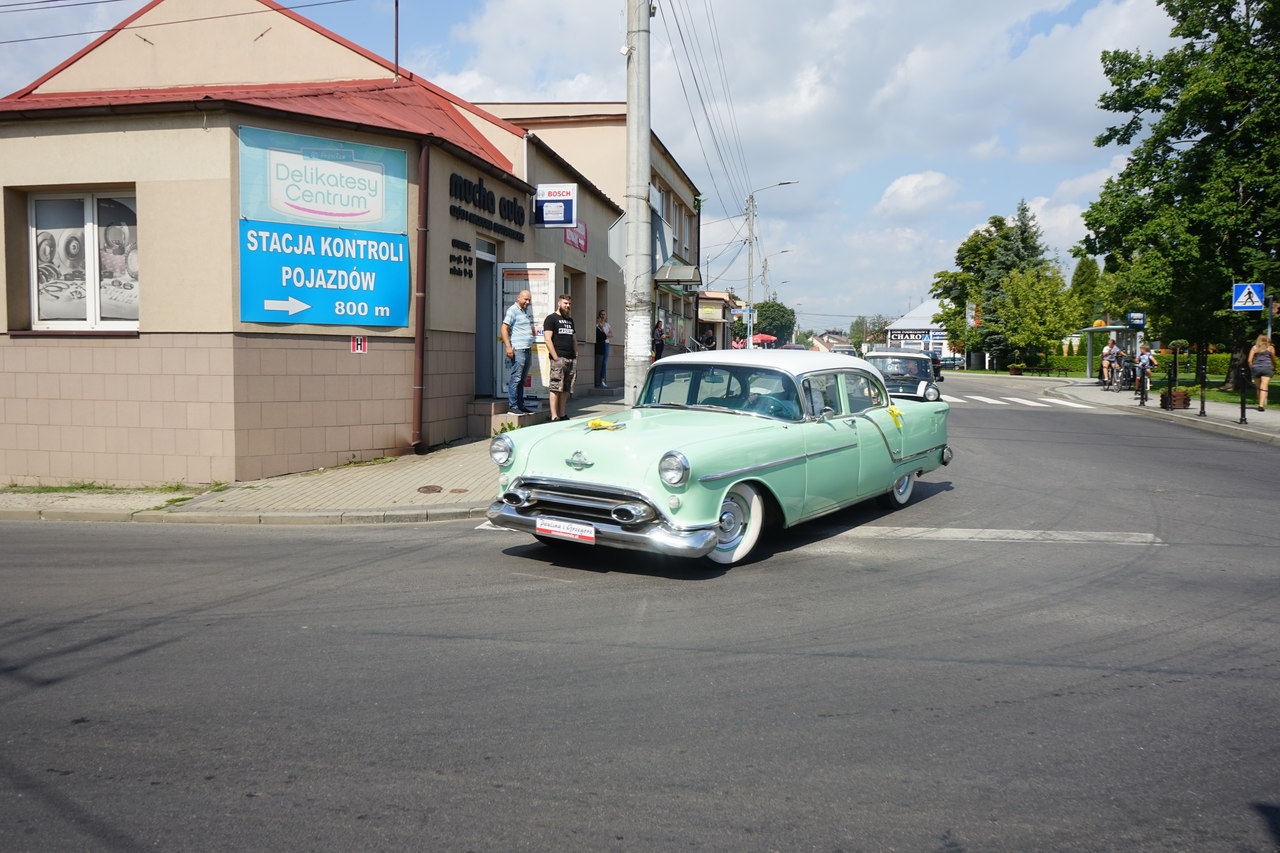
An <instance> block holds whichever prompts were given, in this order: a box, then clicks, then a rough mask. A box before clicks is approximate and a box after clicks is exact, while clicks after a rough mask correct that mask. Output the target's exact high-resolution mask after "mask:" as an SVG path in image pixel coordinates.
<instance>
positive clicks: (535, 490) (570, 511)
mask: <svg viewBox="0 0 1280 853" xmlns="http://www.w3.org/2000/svg"><path fill="white" fill-rule="evenodd" d="M516 491H523V492H525V493H526V494H527V495H528V498H527V501H526V503H525V505H524V506H522V507H518V509H519V511H520V512H521V513H522V514H526V515H554V516H557V517H559V518H569V519H573V520H576V521H590V522H599V523H605V524H612V523H616V521H615V519H614V518H613V516H612V515H611V513H612V512H613V510H614V509H615V508H617V507H619V506H622V505H623V504H636V503H641V504H644V505H646V506H648V507H650V508H653V504H651V503H650V502H649V501H647V500H645V499H644V498H643V497H641V496H640V494H639V493H637V492H634V491H631V490H629V489H619V488H614V487H610V486H599V485H590V484H583V483H574V482H568V481H563V480H552V479H545V478H528V479H518V480H516V481H515V482H514V483H512V484H511V487H510V489H509V490H508V492H509V493H510V492H516ZM653 512H654V515H655V516H657V515H658V512H657V510H656V509H654V510H653Z"/></svg>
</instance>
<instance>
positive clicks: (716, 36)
mask: <svg viewBox="0 0 1280 853" xmlns="http://www.w3.org/2000/svg"><path fill="white" fill-rule="evenodd" d="M187 2H190V0H187ZM309 2H315V0H302V3H298V4H294V3H288V4H286V5H291V6H292V5H303V3H309ZM142 5H143V3H142V1H141V0H116V2H110V3H105V4H100V5H95V6H88V7H77V8H74V9H70V10H67V11H65V12H53V11H49V10H45V11H42V12H39V13H18V14H14V13H0V32H4V33H7V34H9V35H6V36H4V38H6V39H7V38H20V37H29V36H36V35H50V34H56V33H64V32H77V31H83V30H89V29H94V28H96V27H106V26H109V25H110V24H112V23H115V22H117V21H119V20H120V19H122V18H124V17H125V16H127V15H129V14H131V13H132V12H133V11H135V10H136V9H138V8H140V7H141V6H142ZM192 5H193V7H196V8H199V4H195V3H192ZM400 5H401V10H400V33H401V35H400V60H401V64H402V65H403V66H405V67H406V68H408V69H409V70H411V71H413V72H414V73H416V74H420V75H422V76H425V77H427V78H428V79H430V80H432V81H433V82H435V83H437V84H438V85H441V86H443V87H445V88H446V89H449V90H451V91H453V92H455V93H457V94H458V95H461V96H462V97H465V98H468V99H470V100H473V101H502V100H511V101H530V100H585V101H621V100H623V99H625V95H626V88H625V87H626V65H625V60H624V59H623V57H622V56H621V55H620V54H619V48H620V47H621V46H622V45H623V44H624V42H625V39H626V32H625V31H626V15H625V3H624V2H623V0H558V2H556V3H547V2H541V0H472V2H438V0H402V2H401V4H400ZM658 6H659V12H658V15H657V16H656V17H654V18H653V19H652V20H651V26H652V41H651V53H652V63H653V73H652V85H651V91H652V99H653V129H654V131H655V132H656V133H657V134H658V136H659V137H660V138H661V139H662V140H663V142H664V143H665V144H666V145H667V146H668V147H669V148H670V149H671V150H672V151H674V152H675V153H676V155H677V157H678V158H679V159H680V161H681V163H682V164H683V165H684V167H685V169H686V171H687V172H688V173H689V175H690V176H691V177H692V179H693V181H694V182H695V184H697V185H698V187H699V189H700V190H701V192H702V194H703V195H704V196H705V197H706V206H705V208H704V212H703V219H704V230H703V243H704V252H703V255H704V256H703V257H702V258H699V259H698V261H699V264H700V265H701V266H702V267H703V271H704V276H706V277H707V279H708V280H709V281H711V282H713V286H715V287H717V288H723V289H735V290H737V291H738V292H739V293H745V291H746V284H745V282H746V278H747V269H746V253H745V252H744V251H742V250H741V249H742V238H743V236H744V233H743V231H742V223H743V217H742V212H743V209H744V203H745V197H746V194H747V193H748V192H750V191H751V190H752V189H756V188H760V187H766V186H769V185H770V184H774V183H777V182H779V181H784V180H798V181H799V183H798V184H795V185H791V186H783V187H777V188H771V189H768V190H762V191H760V192H759V193H758V194H757V195H756V202H757V211H758V213H757V217H758V218H757V227H756V233H757V235H758V237H759V242H760V247H761V248H760V251H759V252H757V269H756V274H757V276H759V275H760V273H761V270H760V269H759V266H758V263H759V258H760V257H761V255H763V256H766V257H768V258H769V280H768V289H769V290H770V291H773V290H776V291H777V292H778V293H779V298H780V299H781V300H782V301H783V302H786V303H787V304H789V305H792V306H793V307H796V309H797V312H798V313H799V314H800V324H801V326H802V327H806V328H814V329H818V330H821V329H824V328H841V327H845V326H847V325H848V323H849V320H850V319H851V318H852V317H853V316H856V315H870V314H887V315H890V316H898V315H900V314H903V313H905V312H906V311H907V310H909V309H910V308H912V307H914V306H915V305H918V304H919V303H920V301H921V300H923V299H925V298H927V296H928V291H929V287H930V284H931V281H932V277H933V274H934V273H935V272H937V271H939V270H942V269H948V268H950V266H951V261H952V258H953V257H954V254H955V249H956V247H957V246H958V245H959V244H960V243H961V242H962V241H963V240H964V239H965V237H966V236H967V235H968V233H969V232H970V231H971V230H972V229H973V228H975V227H979V226H981V225H982V224H984V223H985V222H986V220H987V218H988V217H989V216H991V215H995V214H1000V215H1004V216H1009V215H1012V214H1013V212H1014V210H1015V209H1016V207H1017V204H1018V201H1019V200H1020V199H1026V200H1027V202H1028V203H1029V204H1030V205H1031V207H1032V209H1033V210H1034V211H1035V213H1036V215H1037V217H1038V218H1039V221H1040V224H1041V227H1042V228H1043V230H1044V233H1045V239H1046V242H1047V243H1048V244H1049V245H1050V247H1051V250H1052V252H1053V253H1055V254H1056V255H1058V256H1059V257H1060V258H1061V259H1062V261H1063V264H1064V268H1065V270H1066V271H1067V272H1068V273H1069V270H1070V265H1071V263H1072V261H1071V259H1070V257H1069V255H1068V251H1069V249H1070V247H1071V245H1072V244H1074V243H1075V242H1076V241H1077V240H1078V239H1079V238H1080V237H1081V236H1082V234H1083V227H1082V226H1081V224H1080V212H1081V211H1082V210H1083V209H1084V208H1085V207H1087V206H1088V204H1089V202H1090V201H1092V200H1093V199H1094V198H1096V197H1097V193H1098V189H1099V187H1100V186H1101V184H1102V182H1103V181H1104V180H1105V179H1106V177H1107V176H1108V175H1110V174H1114V173H1115V172H1116V171H1117V170H1118V169H1119V168H1120V166H1121V165H1122V164H1123V157H1124V153H1125V152H1124V151H1123V150H1120V149H1108V150H1100V149H1097V148H1095V147H1094V146H1093V139H1094V137H1096V136H1097V135H1098V134H1099V133H1100V132H1101V131H1102V130H1103V129H1104V128H1105V127H1106V126H1107V124H1108V123H1109V122H1111V121H1114V118H1115V117H1112V116H1108V114H1106V113H1104V112H1102V111H1100V110H1099V109H1098V108H1097V106H1096V104H1097V99H1098V96H1099V95H1101V94H1102V93H1103V91H1105V89H1106V81H1105V79H1104V77H1103V76H1102V71H1101V66H1100V63H1099V56H1100V54H1101V52H1102V51H1103V50H1108V49H1138V50H1143V51H1152V52H1156V53H1160V52H1163V51H1164V50H1166V49H1167V48H1168V47H1169V46H1170V44H1171V42H1170V41H1169V38H1168V31H1169V28H1170V21H1169V19H1168V18H1167V16H1166V15H1165V14H1164V12H1163V11H1162V10H1161V9H1160V8H1159V7H1158V6H1157V5H1156V3H1155V0H982V2H980V3H960V2H956V0H902V2H897V3H885V2H883V0H875V1H874V2H872V0H789V2H787V3H778V2H776V0H659V3H658ZM707 8H710V9H711V10H713V13H714V14H713V20H714V28H713V27H712V25H711V24H710V23H709V22H708V18H707V14H706V9H707ZM299 11H300V12H301V14H304V15H306V16H307V17H310V18H311V19H313V20H315V21H317V22H318V23H320V24H322V25H323V26H325V27H327V28H329V29H331V30H333V31H334V32H336V33H338V34H340V35H342V36H344V37H346V38H348V39H350V40H351V41H354V42H356V43H358V44H361V45H362V46H364V47H366V48H368V49H370V50H372V51H374V52H376V53H379V54H382V55H384V56H387V57H388V58H389V57H391V56H392V53H393V51H394V36H393V33H394V27H393V19H394V3H393V2H392V0H346V2H339V3H332V4H330V5H315V6H308V7H306V8H301V9H300V10H299ZM87 40H88V39H87V38H86V37H81V38H78V39H56V40H44V41H36V42H28V43H24V44H20V45H6V46H4V47H3V49H0V90H3V91H4V92H10V91H13V90H15V89H17V88H19V87H20V86H22V85H23V84H25V83H27V82H29V81H30V80H31V79H33V78H35V77H36V76H38V75H39V74H40V73H42V72H43V71H45V70H47V69H48V68H50V67H52V66H54V65H56V64H57V63H58V62H60V61H61V60H62V59H64V58H66V57H67V56H68V55H70V54H71V53H72V52H74V51H75V50H76V49H78V48H79V46H81V45H82V44H84V43H86V42H87ZM684 45H690V46H691V47H690V48H689V49H688V50H687V51H686V48H685V47H684ZM689 54H692V55H693V56H695V57H697V58H698V61H699V62H705V63H706V64H707V67H708V68H710V69H712V73H713V75H714V78H713V80H712V81H711V82H710V83H708V82H707V81H706V80H705V79H704V80H703V81H702V83H701V84H700V86H701V88H702V98H701V99H698V96H697V89H696V88H695V84H694V81H693V79H692V78H691V77H690V75H689V71H688V68H687V66H686V59H685V57H686V56H687V55H689ZM717 55H718V56H719V58H720V63H719V64H717V63H716V56H717ZM719 67H723V69H724V72H723V78H721V77H720V72H719V71H718V70H717V69H718V68H719ZM686 91H689V92H692V93H693V94H692V97H691V98H690V99H691V100H693V101H694V106H692V107H691V106H690V104H689V100H687V99H686V95H685V92H686ZM708 111H710V112H711V114H713V115H715V116H718V117H719V118H718V124H719V126H720V127H721V129H722V131H723V133H722V136H721V139H720V143H721V146H722V148H721V149H720V150H717V149H716V148H715V146H714V145H713V144H712V143H711V140H710V132H709V130H708V129H707V128H706V127H705V124H703V122H704V121H705V119H703V118H702V117H703V116H705V115H707V113H708ZM691 115H692V116H694V117H697V119H698V122H699V124H700V130H701V138H700V137H699V134H698V133H695V132H694V119H693V118H691ZM735 129H736V133H733V132H730V131H732V130H735ZM725 148H727V149H728V150H729V155H728V156H727V157H726V156H725V155H724V149H725ZM619 201H621V200H619ZM763 289H764V284H763V282H762V281H761V280H760V279H759V278H757V287H756V290H757V298H759V294H760V292H761V291H762V290H763Z"/></svg>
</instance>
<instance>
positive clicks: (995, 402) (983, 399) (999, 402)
mask: <svg viewBox="0 0 1280 853" xmlns="http://www.w3.org/2000/svg"><path fill="white" fill-rule="evenodd" d="M969 399H970V400H979V401H981V402H983V403H990V404H991V405H993V406H1007V405H1009V404H1008V403H1006V402H1004V401H1003V400H993V399H991V398H990V397H978V396H976V395H974V394H970V395H969Z"/></svg>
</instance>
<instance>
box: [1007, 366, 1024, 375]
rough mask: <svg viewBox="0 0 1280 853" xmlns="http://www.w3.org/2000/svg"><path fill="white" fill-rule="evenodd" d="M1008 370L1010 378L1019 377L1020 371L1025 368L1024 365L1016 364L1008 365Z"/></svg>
mask: <svg viewBox="0 0 1280 853" xmlns="http://www.w3.org/2000/svg"><path fill="white" fill-rule="evenodd" d="M1008 368H1009V375H1010V376H1021V375H1022V371H1024V370H1026V369H1027V366H1026V365H1025V364H1021V363H1018V364H1010V365H1008Z"/></svg>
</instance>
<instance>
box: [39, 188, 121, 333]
mask: <svg viewBox="0 0 1280 853" xmlns="http://www.w3.org/2000/svg"><path fill="white" fill-rule="evenodd" d="M102 198H116V199H131V200H132V201H133V206H134V210H135V211H136V210H137V206H138V197H137V194H136V192H135V191H134V190H132V189H119V190H98V191H93V190H86V191H84V192H57V193H32V194H31V195H30V196H28V198H27V246H28V252H29V254H28V258H29V259H30V261H29V263H28V275H29V277H30V293H31V328H32V329H33V330H35V331H137V330H138V328H139V325H138V324H139V321H138V320H103V319H102V306H101V280H100V278H101V277H100V270H99V264H98V252H99V234H98V221H97V217H98V200H99V199H102ZM60 199H80V200H81V202H82V203H83V205H84V249H83V251H84V276H85V316H84V318H83V319H57V320H41V319H40V280H39V275H38V267H39V254H38V251H39V250H38V247H37V246H36V235H37V229H36V203H37V202H40V201H56V200H60Z"/></svg>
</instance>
